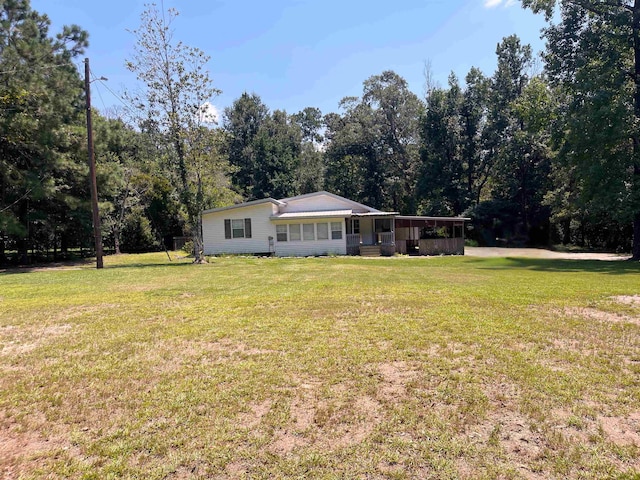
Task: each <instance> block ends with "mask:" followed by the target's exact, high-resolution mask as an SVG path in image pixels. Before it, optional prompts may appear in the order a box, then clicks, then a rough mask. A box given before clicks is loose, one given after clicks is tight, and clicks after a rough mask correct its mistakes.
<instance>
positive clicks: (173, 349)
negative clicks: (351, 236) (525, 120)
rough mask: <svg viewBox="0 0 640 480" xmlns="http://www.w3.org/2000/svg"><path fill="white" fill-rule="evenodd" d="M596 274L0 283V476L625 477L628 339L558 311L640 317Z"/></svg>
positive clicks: (163, 268) (247, 271) (309, 263)
mask: <svg viewBox="0 0 640 480" xmlns="http://www.w3.org/2000/svg"><path fill="white" fill-rule="evenodd" d="M610 263H611V264H609V263H607V264H606V265H603V264H602V263H598V264H595V263H594V264H591V263H589V262H587V263H580V264H577V263H569V262H566V263H562V261H558V260H554V261H553V262H545V261H535V262H533V261H528V262H524V261H520V260H514V259H510V260H502V259H500V260H492V259H467V258H435V259H425V260H420V259H402V258H398V259H391V260H389V261H386V260H384V259H378V260H376V261H369V260H363V259H352V258H326V259H255V258H219V259H216V260H215V261H214V262H213V263H212V264H211V265H205V266H193V265H188V264H185V263H182V264H181V263H178V262H172V263H171V264H169V263H168V262H166V256H163V255H162V254H161V255H155V254H154V255H142V256H133V255H132V256H124V257H120V258H112V257H109V258H108V259H107V262H106V268H105V269H104V270H103V271H101V272H98V273H96V272H95V271H94V270H93V269H80V270H51V271H42V272H32V273H28V274H27V273H25V274H20V275H14V274H7V275H2V274H0V291H1V292H2V297H3V299H2V303H0V305H2V309H0V339H1V340H0V342H1V343H0V351H1V352H2V353H0V412H2V413H1V415H2V416H0V419H1V422H0V439H2V440H1V442H0V449H2V450H0V472H1V473H0V476H2V475H3V474H4V472H5V471H6V472H10V473H8V474H6V475H5V476H9V477H11V476H14V477H15V476H17V475H22V476H23V477H25V478H33V479H36V478H51V479H58V478H71V479H81V478H87V479H90V478H145V479H147V478H148V479H152V480H160V479H168V478H229V479H235V478H307V477H312V478H372V479H376V478H380V479H381V478H396V479H402V478H434V479H451V480H453V479H460V478H470V479H471V478H473V479H476V478H481V479H482V478H484V479H492V478H504V479H521V478H545V479H546V478H551V479H554V478H557V479H565V478H567V479H576V480H577V479H580V480H582V479H594V480H595V479H598V480H599V479H607V478H609V479H618V478H624V477H622V476H623V475H625V474H628V473H629V472H633V471H634V469H635V470H636V471H637V470H638V469H639V467H638V461H639V459H640V451H639V447H638V445H637V441H638V438H637V436H638V421H639V420H640V419H639V418H638V413H637V412H640V384H639V383H638V378H640V376H639V375H640V370H639V369H638V368H639V363H638V362H639V361H640V355H639V353H638V352H640V335H639V333H640V332H639V331H638V325H637V324H636V323H633V322H629V321H626V320H624V321H612V320H605V319H598V320H596V319H594V318H591V317H589V316H588V315H584V314H583V313H584V312H582V311H580V313H577V311H576V310H573V309H572V308H586V309H593V310H597V311H603V312H609V313H611V314H613V315H616V316H623V317H629V318H634V317H637V316H638V312H637V306H636V303H635V300H633V301H630V300H628V299H626V300H624V301H618V300H616V298H617V297H619V296H622V297H627V296H631V297H634V298H635V296H636V295H635V292H636V291H637V285H638V284H640V269H638V268H637V267H636V266H634V265H630V264H629V263H624V262H610ZM112 267H118V268H112ZM634 268H635V269H634ZM266 286H268V288H267V287H266ZM567 306H569V307H568V308H569V309H568V310H565V307H567ZM629 412H631V413H629ZM47 439H48V441H47ZM23 453H24V454H23ZM16 472H17V473H16ZM631 478H632V477H631Z"/></svg>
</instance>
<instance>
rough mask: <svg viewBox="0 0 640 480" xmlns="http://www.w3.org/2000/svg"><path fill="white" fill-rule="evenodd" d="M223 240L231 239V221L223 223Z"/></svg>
mask: <svg viewBox="0 0 640 480" xmlns="http://www.w3.org/2000/svg"><path fill="white" fill-rule="evenodd" d="M224 238H231V220H229V219H225V221H224Z"/></svg>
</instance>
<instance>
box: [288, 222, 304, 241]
mask: <svg viewBox="0 0 640 480" xmlns="http://www.w3.org/2000/svg"><path fill="white" fill-rule="evenodd" d="M301 239H302V238H301V237H300V224H299V223H294V224H291V225H289V240H291V241H292V242H295V241H299V240H301Z"/></svg>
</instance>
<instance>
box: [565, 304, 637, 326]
mask: <svg viewBox="0 0 640 480" xmlns="http://www.w3.org/2000/svg"><path fill="white" fill-rule="evenodd" d="M565 313H566V314H567V315H571V316H574V317H582V318H588V319H592V320H598V321H600V322H610V323H633V324H634V325H640V318H638V317H632V316H630V315H622V314H620V313H614V312H605V311H604V310H598V309H596V308H579V307H578V308H566V309H565Z"/></svg>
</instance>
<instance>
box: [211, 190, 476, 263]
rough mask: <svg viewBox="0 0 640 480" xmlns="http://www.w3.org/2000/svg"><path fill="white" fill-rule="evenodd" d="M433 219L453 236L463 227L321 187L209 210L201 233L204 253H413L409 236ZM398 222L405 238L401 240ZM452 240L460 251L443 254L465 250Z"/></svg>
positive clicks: (455, 221)
mask: <svg viewBox="0 0 640 480" xmlns="http://www.w3.org/2000/svg"><path fill="white" fill-rule="evenodd" d="M434 220H435V221H436V222H437V221H438V220H439V221H440V227H441V228H442V227H445V226H446V225H448V224H447V222H449V223H451V232H452V234H451V236H453V235H454V234H460V236H462V232H463V230H464V229H463V228H455V227H460V225H462V226H463V225H464V220H465V219H461V218H456V219H451V218H446V219H445V218H440V219H439V218H437V217H402V216H399V215H398V213H397V212H383V211H380V210H377V209H375V208H372V207H369V206H367V205H363V204H361V203H358V202H354V201H353V200H349V199H347V198H344V197H340V196H338V195H334V194H332V193H329V192H324V191H322V192H315V193H308V194H306V195H298V196H296V197H291V198H284V199H282V200H275V199H273V198H265V199H263V200H255V201H252V202H246V203H241V204H238V205H233V206H230V207H222V208H214V209H212V210H206V211H204V212H202V234H203V240H204V253H205V255H219V254H266V255H274V254H275V255H276V256H281V257H298V256H315V255H330V254H335V255H347V254H350V255H381V254H382V255H392V254H393V253H395V252H396V251H399V252H401V253H413V251H412V250H411V248H413V247H414V243H415V253H418V252H419V250H418V243H419V241H418V239H417V238H415V242H414V243H411V239H412V238H414V237H416V236H417V235H419V232H420V230H419V229H420V228H423V229H424V228H427V227H428V226H429V225H431V226H432V225H433V221H434ZM399 222H400V223H399ZM429 222H431V224H429ZM396 225H398V226H399V227H400V233H401V235H400V236H401V237H402V240H399V241H398V243H396ZM436 225H437V223H436ZM454 225H455V227H454ZM450 240H454V239H453V238H451V239H450ZM420 241H421V240H420ZM408 242H409V243H408ZM449 243H451V242H449ZM454 243H455V247H456V249H457V250H456V251H453V252H442V253H464V240H463V239H462V242H461V243H460V242H454ZM460 244H461V245H462V252H460V251H459V246H460ZM407 245H409V247H410V248H409V250H411V251H408V250H407ZM424 251H425V252H426V250H424Z"/></svg>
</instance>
